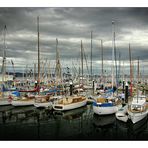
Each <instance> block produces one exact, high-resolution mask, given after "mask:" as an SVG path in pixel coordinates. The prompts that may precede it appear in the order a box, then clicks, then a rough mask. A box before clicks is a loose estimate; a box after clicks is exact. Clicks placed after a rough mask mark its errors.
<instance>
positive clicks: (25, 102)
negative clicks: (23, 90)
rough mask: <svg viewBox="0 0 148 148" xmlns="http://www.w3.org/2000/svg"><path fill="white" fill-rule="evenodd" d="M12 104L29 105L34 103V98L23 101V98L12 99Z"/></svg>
mask: <svg viewBox="0 0 148 148" xmlns="http://www.w3.org/2000/svg"><path fill="white" fill-rule="evenodd" d="M11 104H12V105H13V106H29V105H34V99H32V100H27V101H21V100H17V101H12V102H11Z"/></svg>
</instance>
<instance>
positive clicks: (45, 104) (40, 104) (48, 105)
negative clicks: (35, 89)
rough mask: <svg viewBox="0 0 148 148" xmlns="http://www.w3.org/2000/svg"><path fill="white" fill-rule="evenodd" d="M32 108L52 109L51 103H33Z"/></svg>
mask: <svg viewBox="0 0 148 148" xmlns="http://www.w3.org/2000/svg"><path fill="white" fill-rule="evenodd" d="M34 106H35V107H37V108H40V107H41V108H49V107H52V103H51V102H45V103H34Z"/></svg>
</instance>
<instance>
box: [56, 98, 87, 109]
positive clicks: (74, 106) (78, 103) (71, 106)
mask: <svg viewBox="0 0 148 148" xmlns="http://www.w3.org/2000/svg"><path fill="white" fill-rule="evenodd" d="M86 103H87V100H84V101H82V102H77V103H71V104H67V105H63V104H53V109H54V110H59V111H65V110H71V109H75V108H79V107H82V106H85V105H86Z"/></svg>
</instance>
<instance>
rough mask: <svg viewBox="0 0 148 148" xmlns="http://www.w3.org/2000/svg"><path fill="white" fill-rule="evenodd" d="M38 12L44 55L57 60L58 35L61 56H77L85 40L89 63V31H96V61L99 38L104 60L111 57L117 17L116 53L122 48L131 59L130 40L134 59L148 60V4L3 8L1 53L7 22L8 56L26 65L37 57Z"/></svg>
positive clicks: (123, 56)
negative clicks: (113, 26) (146, 5)
mask: <svg viewBox="0 0 148 148" xmlns="http://www.w3.org/2000/svg"><path fill="white" fill-rule="evenodd" d="M37 16H39V17H40V48H41V57H42V58H43V59H48V60H52V61H54V60H55V57H56V56H55V52H56V38H58V40H59V45H58V48H59V50H60V58H61V60H63V61H70V60H72V59H78V58H79V57H80V42H81V40H83V46H84V49H85V54H86V56H87V58H88V63H90V42H91V41H90V32H91V31H93V61H94V63H97V62H96V61H100V60H101V48H100V39H103V43H104V44H103V45H104V60H106V61H107V60H109V61H110V60H111V59H112V55H111V54H112V21H115V30H116V46H117V55H119V52H120V54H121V60H124V61H127V62H129V55H128V44H129V43H131V47H132V56H133V59H136V58H137V57H138V56H139V57H140V59H141V61H144V63H146V62H147V58H148V38H147V37H148V19H146V18H147V16H148V8H144V7H143V8H129V7H127V8H122V7H116V8H112V7H105V8H103V7H96V8H95V7H93V8H89V7H88V8H83V7H80V8H79V7H77V8H29V7H28V8H0V41H1V42H0V56H1V57H2V53H3V52H2V50H3V28H4V25H7V36H6V43H7V49H6V52H7V53H6V55H7V57H8V59H11V58H15V60H16V63H18V65H19V64H21V59H22V62H23V63H22V64H23V65H25V64H27V63H33V62H35V61H36V60H37V20H36V18H37ZM18 59H19V60H18ZM17 60H18V61H17ZM25 60H26V62H25V63H24V61H25ZM29 61H30V62H29ZM76 61H77V60H76ZM94 67H97V65H95V66H94Z"/></svg>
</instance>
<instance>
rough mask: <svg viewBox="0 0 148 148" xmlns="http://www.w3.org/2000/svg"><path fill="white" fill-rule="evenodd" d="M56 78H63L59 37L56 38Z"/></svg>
mask: <svg viewBox="0 0 148 148" xmlns="http://www.w3.org/2000/svg"><path fill="white" fill-rule="evenodd" d="M55 73H56V78H57V79H58V80H60V79H61V65H60V56H59V50H58V39H57V38H56V70H55Z"/></svg>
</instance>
